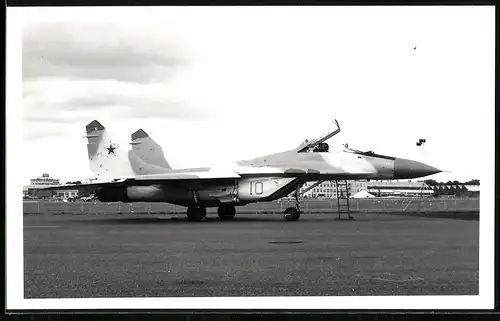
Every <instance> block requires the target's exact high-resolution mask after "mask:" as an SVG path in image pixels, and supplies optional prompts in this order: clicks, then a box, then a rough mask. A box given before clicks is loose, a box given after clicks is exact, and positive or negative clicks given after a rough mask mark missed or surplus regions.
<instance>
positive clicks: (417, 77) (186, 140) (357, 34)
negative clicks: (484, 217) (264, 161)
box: [22, 6, 494, 184]
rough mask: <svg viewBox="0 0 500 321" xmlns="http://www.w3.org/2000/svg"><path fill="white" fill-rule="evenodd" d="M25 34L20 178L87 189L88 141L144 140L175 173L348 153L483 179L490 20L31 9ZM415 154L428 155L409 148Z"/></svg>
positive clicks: (314, 10) (379, 11)
mask: <svg viewBox="0 0 500 321" xmlns="http://www.w3.org/2000/svg"><path fill="white" fill-rule="evenodd" d="M27 12H28V13H29V14H26V22H25V24H24V29H23V42H22V45H23V50H22V63H23V65H22V75H23V86H22V89H23V129H22V131H23V149H24V150H25V151H26V152H25V153H26V156H25V157H24V158H23V161H24V169H25V171H24V174H25V182H26V184H27V183H28V182H29V178H31V177H34V176H37V175H40V174H41V173H44V172H48V173H50V174H51V175H53V176H56V177H59V178H61V179H62V180H63V181H67V180H72V179H76V178H83V177H89V176H91V173H90V170H89V166H88V160H87V152H86V140H85V139H83V138H82V136H83V135H84V134H85V130H84V127H85V125H86V124H87V123H89V122H90V121H92V120H94V119H97V120H99V121H100V122H101V123H102V124H103V125H104V126H106V127H107V128H109V130H110V131H112V132H113V133H115V134H116V135H117V138H118V139H119V141H118V144H119V145H120V144H121V145H123V146H124V147H123V148H128V146H127V143H128V141H129V139H130V134H131V133H132V132H134V131H135V130H137V129H139V128H143V129H144V130H145V131H146V132H147V133H148V134H150V136H152V137H153V139H155V140H156V141H157V142H158V143H159V144H161V145H162V146H163V149H164V151H165V154H166V157H167V160H168V161H169V162H170V164H171V165H172V166H174V167H189V166H203V165H210V164H215V163H220V162H225V161H228V160H238V159H244V158H250V157H254V156H259V155H261V154H267V153H272V152H277V151H281V150H283V149H288V148H293V147H296V146H297V145H298V144H299V143H300V142H301V141H303V140H304V139H305V138H309V139H311V138H314V137H315V136H317V135H319V134H322V133H324V132H327V131H328V130H330V129H331V128H332V123H331V121H332V120H333V119H334V118H337V119H338V121H339V123H340V126H341V128H342V131H341V133H340V134H339V135H338V136H336V137H334V138H333V139H332V140H330V141H329V143H330V145H331V146H332V149H337V148H338V146H339V145H340V144H343V143H346V142H347V143H349V146H350V147H353V148H356V149H361V150H374V151H375V152H378V153H382V154H387V155H391V156H396V157H404V158H410V159H415V160H420V161H423V162H425V163H428V164H429V165H432V166H435V167H438V168H442V169H446V170H449V171H451V173H444V174H438V175H434V176H433V178H435V179H437V180H442V181H447V180H449V179H451V180H454V179H457V180H469V179H472V178H479V173H480V171H481V165H480V164H481V160H482V158H483V157H484V155H483V153H482V150H483V146H482V145H481V143H482V141H483V138H482V137H483V130H484V122H485V120H488V119H490V117H493V109H494V8H492V7H491V8H488V7H475V8H473V7H464V6H461V7H399V8H397V7H396V8H388V7H377V8H374V7H292V8H283V7H274V8H263V7H258V8H250V7H249V8H236V7H228V8H222V7H211V8H209V7H203V8H188V7H172V8H168V7H164V8H135V7H134V8H91V7H88V8H36V9H29V10H27ZM419 138H425V139H426V140H427V143H426V144H425V145H423V147H417V146H416V145H415V143H416V142H417V141H418V139H419Z"/></svg>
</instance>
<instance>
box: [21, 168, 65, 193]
mask: <svg viewBox="0 0 500 321" xmlns="http://www.w3.org/2000/svg"><path fill="white" fill-rule="evenodd" d="M57 185H60V184H59V179H58V178H53V177H50V175H49V174H48V173H43V174H42V176H38V177H37V178H32V179H30V184H29V185H28V186H25V187H24V188H23V194H25V196H26V195H27V196H29V197H34V198H47V197H52V191H44V190H41V188H44V187H50V186H57Z"/></svg>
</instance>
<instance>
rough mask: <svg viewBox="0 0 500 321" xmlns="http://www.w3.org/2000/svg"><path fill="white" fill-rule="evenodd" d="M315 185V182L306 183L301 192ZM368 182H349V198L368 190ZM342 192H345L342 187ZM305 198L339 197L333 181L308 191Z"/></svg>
mask: <svg viewBox="0 0 500 321" xmlns="http://www.w3.org/2000/svg"><path fill="white" fill-rule="evenodd" d="M313 184H315V182H307V183H305V184H304V185H303V186H302V188H301V191H304V190H306V189H307V188H309V187H310V186H311V185H313ZM367 185H368V182H367V181H365V180H361V181H348V186H349V196H352V195H354V194H356V193H358V192H360V191H363V190H366V189H367ZM340 191H341V192H342V193H343V192H344V187H343V186H341V187H340ZM303 197H312V198H317V197H325V198H336V197H337V185H336V184H335V182H333V181H325V182H323V183H321V184H319V185H318V186H316V187H314V188H312V189H311V190H309V191H307V192H306V193H305V194H304V195H303Z"/></svg>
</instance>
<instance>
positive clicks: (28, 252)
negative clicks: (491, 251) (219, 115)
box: [24, 204, 479, 298]
mask: <svg viewBox="0 0 500 321" xmlns="http://www.w3.org/2000/svg"><path fill="white" fill-rule="evenodd" d="M63 205H66V206H78V205H79V204H70V205H69V204H63ZM30 206H31V205H30ZM80 206H81V205H80ZM84 206H89V205H84ZM121 206H123V204H122V205H121ZM25 209H26V207H25ZM179 209H180V208H179ZM25 212H26V210H25ZM28 212H29V211H28ZM91 212H92V213H90V212H89V213H88V214H87V215H82V212H78V211H76V212H73V214H63V215H55V214H60V213H59V212H57V211H53V212H47V211H45V212H43V214H31V215H30V214H26V215H24V275H25V284H24V291H25V293H24V295H25V297H26V298H82V297H148V296H150V297H169V296H268V295H279V296H282V295H284V296H288V295H307V296H314V295H404V294H415V295H421V294H431V295H454V294H461V295H469V294H478V268H479V222H478V220H477V219H472V220H456V219H443V218H436V217H423V216H412V215H397V214H398V213H396V212H390V213H392V214H393V215H389V214H381V213H364V212H360V213H357V214H354V216H355V220H353V221H347V220H344V221H337V220H335V217H336V216H337V215H336V214H333V213H331V214H315V213H306V214H304V215H303V216H302V217H301V219H300V221H298V222H287V221H285V220H284V219H283V216H282V215H279V214H251V213H241V214H239V215H237V216H236V218H235V220H234V221H219V220H217V219H216V216H214V215H211V216H209V217H208V219H207V220H206V221H203V222H188V221H186V220H185V218H184V215H180V214H179V215H175V214H132V213H123V214H116V213H107V214H106V213H104V212H103V211H102V210H92V211H91ZM108 212H111V211H108ZM466 212H467V211H466ZM468 212H469V214H470V212H471V211H468ZM472 212H473V211H472ZM103 213H104V214H103ZM388 213H389V211H388ZM394 214H396V215H394ZM399 214H401V212H400V213H399ZM434 214H436V215H438V214H439V212H435V213H434ZM449 215H450V213H449V212H448V213H444V214H443V216H445V217H449ZM476 218H477V215H476Z"/></svg>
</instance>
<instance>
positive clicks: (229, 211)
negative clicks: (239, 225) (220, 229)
mask: <svg viewBox="0 0 500 321" xmlns="http://www.w3.org/2000/svg"><path fill="white" fill-rule="evenodd" d="M217 214H219V219H220V220H221V221H230V220H232V219H233V218H234V216H235V215H236V208H235V207H234V206H233V205H226V204H224V205H221V206H219V208H218V209H217Z"/></svg>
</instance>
